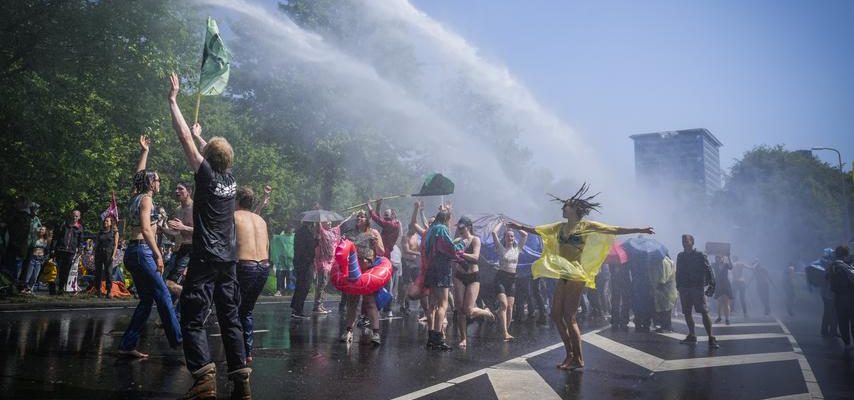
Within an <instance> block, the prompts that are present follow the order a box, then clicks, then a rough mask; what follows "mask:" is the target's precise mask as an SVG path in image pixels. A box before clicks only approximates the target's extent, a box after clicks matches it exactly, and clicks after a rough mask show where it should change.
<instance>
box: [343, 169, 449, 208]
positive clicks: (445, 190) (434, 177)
mask: <svg viewBox="0 0 854 400" xmlns="http://www.w3.org/2000/svg"><path fill="white" fill-rule="evenodd" d="M449 194H454V182H452V181H451V180H450V179H448V178H447V177H445V176H444V175H442V174H440V173H438V172H437V173H433V174H430V175H427V178H425V179H424V183H422V184H421V190H419V191H418V193H414V194H398V195H394V196H386V197H383V198H381V199H378V200H393V199H400V198H404V197H420V196H444V195H449ZM366 205H368V203H359V204H356V205H355V206H352V207H347V208H345V209H344V211H350V210H352V209H355V208H359V207H364V206H366Z"/></svg>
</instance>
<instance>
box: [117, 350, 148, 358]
mask: <svg viewBox="0 0 854 400" xmlns="http://www.w3.org/2000/svg"><path fill="white" fill-rule="evenodd" d="M118 354H119V357H125V358H148V354H145V353H141V352H140V351H139V350H137V349H133V350H119V352H118Z"/></svg>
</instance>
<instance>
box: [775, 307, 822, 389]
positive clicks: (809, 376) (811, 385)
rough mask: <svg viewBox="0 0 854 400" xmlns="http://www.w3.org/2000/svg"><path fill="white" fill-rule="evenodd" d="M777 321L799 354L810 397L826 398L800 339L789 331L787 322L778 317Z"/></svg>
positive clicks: (799, 361) (799, 362)
mask: <svg viewBox="0 0 854 400" xmlns="http://www.w3.org/2000/svg"><path fill="white" fill-rule="evenodd" d="M777 323H778V324H780V328H782V329H783V333H785V334H786V335H788V338H789V343H791V344H792V348H793V349H794V352H795V353H796V354H797V355H798V365H800V367H801V373H802V374H803V375H804V382H805V383H806V384H807V390H808V391H809V396H810V397H809V398H810V399H824V394H823V393H822V392H821V387H820V386H819V385H818V380H816V378H815V374H813V372H812V368H811V367H810V363H809V361H807V358H806V356H804V352H803V350H801V346H800V345H798V341H797V340H795V337H794V336H792V332H790V331H789V328H788V327H786V324H784V323H783V321H780V319H779V318H777Z"/></svg>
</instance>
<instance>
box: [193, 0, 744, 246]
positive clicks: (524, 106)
mask: <svg viewBox="0 0 854 400" xmlns="http://www.w3.org/2000/svg"><path fill="white" fill-rule="evenodd" d="M199 3H200V4H201V5H203V6H205V7H204V8H203V9H204V10H205V11H208V12H210V13H211V14H212V15H215V16H217V18H220V20H221V21H220V24H221V25H223V26H228V27H229V28H230V29H231V31H233V33H234V34H235V35H236V36H237V37H236V38H233V40H240V41H241V45H243V46H245V45H246V43H251V45H252V46H253V47H254V50H255V51H254V53H253V54H254V55H255V56H256V57H258V58H259V59H258V60H255V62H258V63H260V64H263V65H265V66H267V67H268V68H266V69H265V70H264V73H267V74H286V73H290V74H293V73H294V72H293V71H294V70H295V69H294V68H296V70H297V71H311V72H310V73H306V74H304V81H303V82H302V83H303V84H304V85H308V86H309V87H311V86H312V85H316V86H317V87H318V90H317V91H316V92H314V94H313V96H316V98H314V99H310V101H312V102H321V103H323V104H324V105H325V107H326V108H327V109H328V110H331V111H330V112H329V114H330V115H332V116H334V118H337V119H339V121H337V122H338V123H340V124H345V125H346V124H351V125H362V126H370V127H371V128H372V129H375V130H377V131H378V132H380V134H381V136H383V137H385V138H387V140H390V141H395V142H396V143H398V144H403V145H404V146H406V147H407V148H411V149H413V151H416V152H418V153H420V154H422V155H424V156H425V157H423V158H422V163H423V164H422V167H423V168H424V171H423V173H424V174H425V175H426V174H427V173H430V172H433V171H437V172H442V173H444V174H446V175H447V176H449V177H451V178H452V179H454V181H455V182H456V183H457V191H456V193H455V195H454V196H453V199H452V200H453V202H454V204H455V209H456V210H458V211H457V213H456V214H457V215H460V214H461V213H502V214H506V215H509V216H512V217H514V218H517V219H519V220H522V221H525V222H527V223H530V224H540V223H545V222H552V221H555V220H558V219H560V216H561V215H560V205H559V204H557V203H554V202H551V201H549V200H550V198H549V197H548V196H547V195H546V193H554V194H556V195H558V196H561V197H569V196H571V195H572V194H573V193H574V192H575V191H576V190H577V189H578V187H579V186H580V185H581V183H583V182H587V183H589V184H590V185H591V187H592V191H593V192H594V193H595V192H602V194H601V195H600V201H601V202H602V203H603V208H602V213H601V214H595V213H594V214H593V215H591V216H590V217H591V218H592V219H596V220H601V221H603V222H607V223H611V224H615V225H623V226H647V225H651V226H654V227H656V229H657V231H658V235H657V238H658V239H659V240H660V241H662V242H663V243H665V244H666V245H667V246H668V247H669V248H670V249H671V252H675V251H678V250H679V246H678V245H679V235H680V234H681V233H686V232H690V233H693V234H695V235H696V236H697V237H698V245H700V244H702V243H703V241H706V240H722V241H725V240H726V236H727V233H726V232H724V231H725V230H726V229H725V228H722V227H720V226H717V222H714V223H713V222H712V221H716V219H715V218H713V217H711V216H708V215H704V214H705V213H704V212H696V211H695V212H691V211H690V210H685V209H680V208H679V207H677V206H675V204H676V202H675V201H673V202H672V203H673V204H674V205H671V200H672V199H670V198H668V196H661V195H660V193H648V192H644V191H642V190H641V189H640V188H638V187H637V185H635V182H634V181H633V180H632V181H629V182H626V181H624V180H618V179H616V178H614V177H615V176H631V175H633V174H626V173H622V174H615V173H613V171H609V169H608V168H609V165H608V164H609V163H608V154H598V153H596V152H595V151H594V148H593V147H592V146H591V145H589V144H588V143H587V140H585V137H583V136H581V135H579V134H578V133H577V132H575V131H574V130H573V129H572V128H571V121H563V120H561V119H560V118H559V117H558V116H557V115H556V114H555V113H553V112H551V111H550V110H549V109H548V108H547V107H545V106H543V105H542V104H540V103H539V102H538V101H537V99H536V98H534V96H533V95H532V94H531V92H530V91H529V90H528V89H527V88H526V87H525V86H524V85H522V84H521V83H520V82H519V81H518V80H516V79H515V78H514V77H513V74H512V72H511V71H509V70H508V69H507V68H506V67H505V66H503V65H502V64H501V63H500V61H497V60H487V59H485V58H483V57H481V56H480V55H479V53H478V49H477V47H476V45H475V44H472V43H469V42H468V41H467V40H466V39H465V38H463V37H461V36H459V35H457V34H456V33H454V32H452V31H450V30H449V29H447V28H445V27H444V26H442V24H441V23H439V22H438V21H436V20H434V19H432V18H431V17H430V16H428V15H426V14H425V13H423V12H421V11H419V10H418V9H416V8H415V7H414V6H413V5H412V4H410V3H409V2H408V1H405V0H388V1H349V2H344V3H343V4H345V6H344V7H342V9H345V10H346V12H341V13H333V14H332V16H331V17H330V20H329V21H326V22H327V23H328V24H329V25H330V26H332V27H333V28H334V29H337V30H338V31H339V32H345V34H344V35H338V36H337V37H334V36H333V35H329V34H325V32H314V31H311V30H308V29H306V28H304V27H301V26H300V25H298V24H297V23H296V22H294V21H293V20H292V19H290V18H289V17H288V16H287V15H286V14H285V13H284V12H282V11H281V10H279V9H278V7H277V4H278V2H269V1H257V2H250V1H231V0H199ZM347 32H349V33H352V34H350V35H347V34H346V33H347ZM342 37H343V38H344V39H342ZM228 39H230V38H226V40H228ZM235 62H240V60H239V59H236V60H235ZM295 76H296V78H297V79H302V76H301V75H299V74H296V75H295ZM258 78H259V79H260V80H261V81H263V77H258ZM329 87H332V88H334V89H335V90H334V93H330V92H329V91H326V90H324V88H329ZM308 100H309V99H306V101H308ZM283 102H284V100H283ZM558 106H559V105H558ZM282 107H287V104H282ZM632 133H637V132H627V133H626V136H627V138H626V141H625V143H618V144H615V146H616V145H624V146H631V145H632V143H631V141H630V140H629V139H628V135H629V134H632ZM305 134H306V135H311V134H313V133H312V132H311V131H310V130H307V131H306V132H305ZM345 161H346V160H345ZM348 168H355V169H358V168H359V166H358V165H348ZM413 186H414V185H413ZM402 189H403V190H404V191H405V190H409V189H411V188H402ZM389 194H391V193H389ZM380 195H387V194H380ZM652 204H655V206H654V207H653V206H651V205H652ZM680 214H682V215H680ZM674 255H675V254H674Z"/></svg>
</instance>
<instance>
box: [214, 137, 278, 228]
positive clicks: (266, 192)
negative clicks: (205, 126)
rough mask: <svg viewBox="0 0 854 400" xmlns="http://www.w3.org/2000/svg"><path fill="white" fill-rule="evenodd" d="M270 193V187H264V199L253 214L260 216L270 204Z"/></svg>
mask: <svg viewBox="0 0 854 400" xmlns="http://www.w3.org/2000/svg"><path fill="white" fill-rule="evenodd" d="M202 148H204V146H202ZM272 192H273V187H272V186H270V185H265V186H264V199H262V200H261V202H260V203H258V205H257V206H255V211H253V212H254V213H255V214H261V210H262V209H263V208H264V207H266V206H267V204H269V203H270V193H272Z"/></svg>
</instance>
